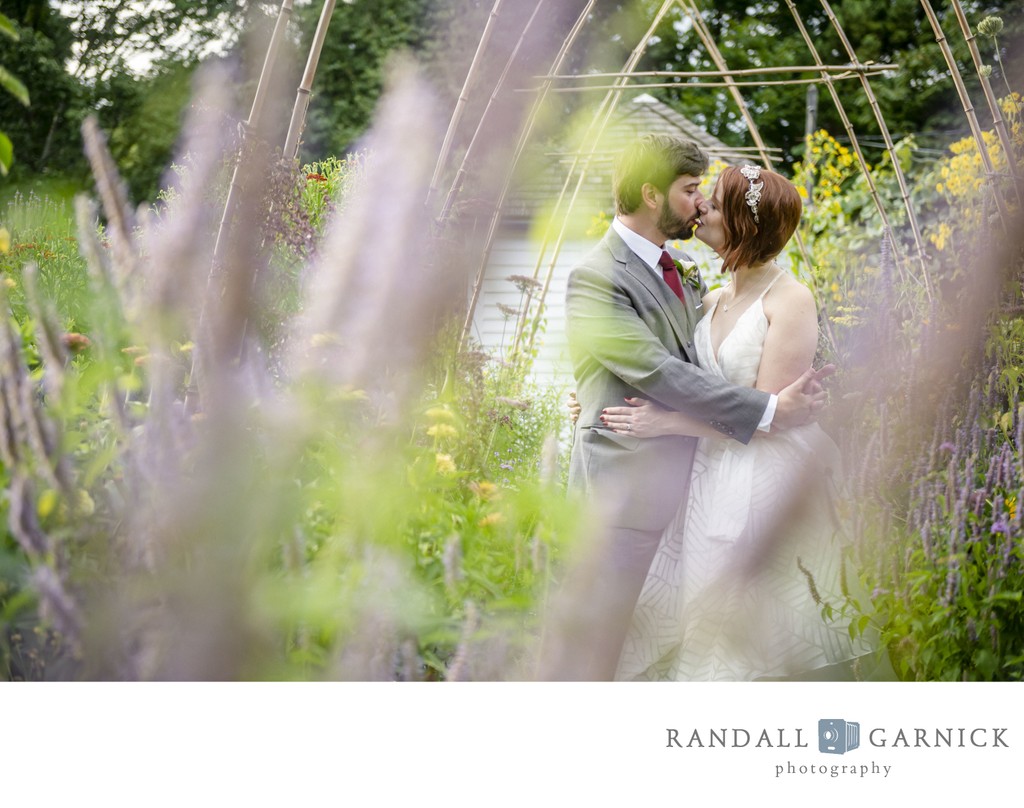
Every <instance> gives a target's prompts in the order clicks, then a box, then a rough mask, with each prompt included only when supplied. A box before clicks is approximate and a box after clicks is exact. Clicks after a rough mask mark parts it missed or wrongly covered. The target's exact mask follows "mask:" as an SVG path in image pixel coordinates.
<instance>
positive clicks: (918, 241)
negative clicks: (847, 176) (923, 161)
mask: <svg viewBox="0 0 1024 808" xmlns="http://www.w3.org/2000/svg"><path fill="white" fill-rule="evenodd" d="M787 1H788V0H787ZM821 5H822V7H823V8H824V10H825V14H826V15H827V16H828V19H829V22H830V23H831V26H833V28H834V29H835V31H836V33H837V34H838V35H839V38H840V41H841V42H842V43H843V47H844V48H845V49H846V52H847V56H849V58H850V59H851V60H852V61H854V62H858V63H859V59H858V58H857V54H856V53H855V52H854V49H853V45H852V44H851V43H850V40H849V38H848V37H847V35H846V31H845V29H844V28H843V26H842V25H841V24H840V22H839V18H838V17H837V16H836V14H835V12H834V11H833V8H831V6H830V5H829V4H828V1H827V0H821ZM791 9H792V10H794V13H795V14H796V10H795V9H794V7H793V4H792V2H791ZM800 25H801V26H802V25H803V24H802V23H801V24H800ZM803 30H804V31H806V29H803ZM805 41H808V42H809V46H811V47H813V44H812V43H810V41H809V37H807V38H805ZM815 57H816V58H817V55H816V51H815ZM860 83H861V87H862V89H863V90H864V95H865V97H866V98H867V102H868V104H869V105H870V108H871V112H872V114H873V115H874V121H876V123H877V124H878V126H879V131H880V132H881V133H882V139H883V142H885V144H886V148H887V150H888V152H889V157H890V159H891V160H892V165H893V171H894V173H895V175H896V182H897V184H898V185H899V188H900V195H901V197H902V199H903V207H904V209H905V210H906V215H907V221H908V222H909V224H910V232H911V235H912V236H913V244H914V248H915V250H916V254H915V256H914V257H915V258H916V260H918V262H919V263H920V264H921V278H922V281H923V282H924V284H925V293H926V295H927V296H928V299H929V301H931V299H932V296H933V294H934V289H933V288H932V279H931V274H930V273H929V271H928V263H927V256H928V253H927V250H926V249H925V243H924V241H923V239H922V233H921V225H920V224H919V222H918V213H916V210H915V209H914V207H913V205H912V204H911V203H910V192H909V189H908V187H907V184H906V177H905V176H904V174H903V167H902V166H901V165H900V162H899V157H898V155H897V154H896V145H895V143H894V142H893V139H892V135H891V134H890V132H889V125H888V124H887V123H886V119H885V116H884V115H882V111H881V109H880V108H879V101H878V98H876V96H874V91H873V90H872V89H871V85H870V83H869V82H868V81H867V78H866V77H861V80H860ZM843 115H844V116H845V110H844V113H843ZM857 150H858V153H859V150H860V143H859V141H858V143H857ZM861 157H862V155H861ZM861 167H862V169H863V170H864V172H865V177H866V178H867V181H868V187H870V188H873V187H874V178H873V176H871V175H870V172H869V170H868V169H867V162H866V161H863V162H862V163H861ZM874 199H876V200H877V201H878V204H879V205H880V206H881V199H880V198H879V197H878V194H877V193H876V194H874ZM888 218H889V217H888V215H887V214H885V213H883V233H884V235H883V239H885V238H887V236H886V235H885V233H888V238H889V239H890V241H891V242H892V243H891V245H890V247H891V248H892V250H893V253H892V254H893V259H894V263H895V264H896V269H897V271H898V272H899V273H900V278H901V279H904V275H903V271H902V261H901V260H900V251H899V249H898V247H897V244H896V241H895V240H894V239H893V238H892V233H893V232H894V230H893V228H892V226H891V225H890V224H889V222H888Z"/></svg>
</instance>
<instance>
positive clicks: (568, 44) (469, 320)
mask: <svg viewBox="0 0 1024 808" xmlns="http://www.w3.org/2000/svg"><path fill="white" fill-rule="evenodd" d="M595 3H596V0H589V2H588V3H587V5H586V7H585V8H584V9H583V10H582V11H581V12H580V15H579V16H578V17H577V18H576V23H575V24H574V25H573V27H572V29H571V30H570V32H569V35H568V36H567V37H566V38H565V40H564V41H563V42H562V47H561V48H560V49H559V51H558V54H557V55H556V56H555V59H554V64H553V67H552V70H557V69H558V68H559V67H561V65H562V63H563V62H564V61H565V59H566V57H567V56H568V54H569V51H570V50H572V46H573V45H574V44H575V42H576V37H578V36H579V33H580V31H581V30H582V29H583V26H584V24H585V22H586V20H587V18H588V16H589V14H590V12H591V11H592V10H593V8H594V4H595ZM549 86H550V82H547V83H546V84H545V85H542V86H541V88H540V90H539V91H538V93H537V97H536V98H535V99H534V102H533V107H532V108H531V110H530V113H529V115H528V116H527V118H526V124H525V125H524V127H523V130H522V132H520V135H519V141H518V143H517V144H516V148H515V150H514V152H513V155H512V159H511V160H510V161H509V166H508V170H507V171H506V172H505V178H504V182H503V184H502V188H501V191H500V192H499V193H498V198H497V200H496V204H495V206H494V210H493V211H492V212H491V221H490V224H489V226H488V230H487V235H486V238H485V240H484V248H483V251H482V255H481V260H480V266H479V267H478V269H477V277H476V281H475V283H474V285H473V294H472V297H471V299H470V303H469V310H468V313H467V316H466V320H465V322H464V324H463V327H462V337H461V341H462V342H464V341H465V340H466V338H467V337H468V336H469V331H470V329H471V328H472V324H473V316H474V313H475V312H476V306H477V303H478V302H479V299H480V290H481V289H482V287H483V279H484V273H485V272H486V270H487V262H488V260H489V259H490V253H491V247H492V245H493V244H494V239H495V236H496V234H497V231H498V225H499V223H500V221H501V214H502V208H503V206H504V203H505V199H506V197H507V196H508V192H509V189H510V188H511V187H512V179H513V177H514V176H515V171H516V167H517V166H518V165H519V160H520V159H521V158H522V155H523V152H524V151H525V150H526V145H527V143H528V142H529V139H530V135H531V134H532V133H533V128H534V126H535V125H536V123H537V118H538V117H539V115H540V111H541V109H542V108H543V106H544V102H545V100H546V98H547V91H548V88H549Z"/></svg>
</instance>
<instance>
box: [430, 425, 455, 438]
mask: <svg viewBox="0 0 1024 808" xmlns="http://www.w3.org/2000/svg"><path fill="white" fill-rule="evenodd" d="M427 434H428V435H430V437H432V438H454V437H456V436H457V435H458V434H459V430H457V429H456V428H455V427H453V426H452V425H451V424H434V425H433V426H432V427H430V428H429V429H428V430H427Z"/></svg>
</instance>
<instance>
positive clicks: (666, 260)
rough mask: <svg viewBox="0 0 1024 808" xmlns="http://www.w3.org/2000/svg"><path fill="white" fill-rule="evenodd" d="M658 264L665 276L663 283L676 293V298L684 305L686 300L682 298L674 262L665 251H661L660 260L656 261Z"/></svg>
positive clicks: (680, 284) (677, 271)
mask: <svg viewBox="0 0 1024 808" xmlns="http://www.w3.org/2000/svg"><path fill="white" fill-rule="evenodd" d="M658 263H659V264H660V265H661V269H662V271H663V273H664V275H665V283H667V284H668V285H669V288H670V289H671V290H672V291H673V292H675V293H676V297H678V298H679V299H680V300H682V301H683V302H684V303H685V302H686V298H684V297H683V284H682V282H681V281H680V280H679V270H678V269H676V264H675V261H673V260H672V256H671V255H669V254H668V251H667V250H662V251H661V258H659V259H658Z"/></svg>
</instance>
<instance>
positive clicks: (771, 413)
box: [757, 393, 779, 432]
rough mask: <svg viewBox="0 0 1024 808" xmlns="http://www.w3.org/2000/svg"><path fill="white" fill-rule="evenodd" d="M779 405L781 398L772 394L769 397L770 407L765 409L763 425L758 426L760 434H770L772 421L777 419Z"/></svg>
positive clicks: (762, 418)
mask: <svg viewBox="0 0 1024 808" xmlns="http://www.w3.org/2000/svg"><path fill="white" fill-rule="evenodd" d="M778 404H779V397H778V396H777V395H775V394H774V393H772V394H771V395H770V396H768V406H767V407H765V408H764V415H762V416H761V423H759V424H758V425H757V431H758V432H768V431H769V430H771V428H772V419H773V418H774V417H775V408H776V407H777V406H778Z"/></svg>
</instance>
